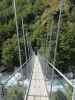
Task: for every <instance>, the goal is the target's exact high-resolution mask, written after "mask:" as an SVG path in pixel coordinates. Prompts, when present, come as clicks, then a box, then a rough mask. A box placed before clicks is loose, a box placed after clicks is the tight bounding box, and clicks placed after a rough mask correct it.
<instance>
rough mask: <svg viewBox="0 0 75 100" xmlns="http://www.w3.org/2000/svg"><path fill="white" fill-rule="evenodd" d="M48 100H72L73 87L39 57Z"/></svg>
mask: <svg viewBox="0 0 75 100" xmlns="http://www.w3.org/2000/svg"><path fill="white" fill-rule="evenodd" d="M39 58H40V62H41V65H42V71H43V74H44V78H45V79H44V80H45V84H46V87H47V91H48V96H49V100H73V89H74V87H73V85H72V83H71V82H70V80H68V79H67V78H66V77H65V76H64V75H63V74H62V73H61V72H60V71H59V70H58V69H57V68H56V67H55V66H54V65H52V64H51V63H49V62H48V61H47V59H45V58H44V57H41V56H39Z"/></svg>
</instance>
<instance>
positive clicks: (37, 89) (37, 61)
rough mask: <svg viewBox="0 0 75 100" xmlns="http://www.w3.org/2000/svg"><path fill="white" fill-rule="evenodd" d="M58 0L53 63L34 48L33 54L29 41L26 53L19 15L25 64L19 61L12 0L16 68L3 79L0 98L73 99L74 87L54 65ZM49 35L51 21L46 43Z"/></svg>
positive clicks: (58, 25)
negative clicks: (16, 58) (15, 41)
mask: <svg viewBox="0 0 75 100" xmlns="http://www.w3.org/2000/svg"><path fill="white" fill-rule="evenodd" d="M62 1H63V0H61V2H60V13H59V19H58V23H57V31H56V36H55V38H56V39H55V47H54V48H53V51H54V57H53V62H49V60H48V59H47V57H45V56H44V55H42V53H41V52H38V51H37V54H36V55H35V51H33V48H32V44H31V43H30V45H29V47H28V52H27V49H26V43H27V42H26V39H25V37H26V36H25V35H26V34H25V33H24V22H23V17H22V31H23V32H22V33H23V38H24V47H25V57H26V61H25V63H24V64H22V59H21V49H20V40H19V31H18V30H19V29H18V23H17V15H16V4H15V0H14V2H13V4H14V14H15V22H16V30H17V31H16V32H17V40H18V49H19V61H20V67H19V68H18V69H17V70H16V71H15V72H14V73H13V74H12V75H11V76H10V77H9V78H8V79H7V80H6V81H5V82H2V83H1V84H0V100H75V96H74V95H75V92H74V91H75V89H74V88H75V87H74V85H73V83H72V82H71V81H70V80H69V79H68V78H67V77H66V76H65V75H63V74H62V73H61V72H60V71H59V70H58V69H57V68H56V67H55V64H56V54H57V45H58V38H59V32H60V23H61V18H62V14H61V12H62V6H63V3H62ZM52 35H53V22H52V27H51V32H50V44H51V41H52ZM47 38H48V37H47ZM47 43H48V42H47ZM44 49H45V48H44ZM50 51H51V46H50V45H49V51H48V53H47V55H48V56H49V57H50V55H51V54H50ZM27 53H28V55H27Z"/></svg>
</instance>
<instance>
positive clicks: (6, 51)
mask: <svg viewBox="0 0 75 100" xmlns="http://www.w3.org/2000/svg"><path fill="white" fill-rule="evenodd" d="M73 5H74V3H72V2H71V1H70V0H65V1H64V5H63V15H62V24H61V33H60V37H59V43H58V53H57V66H59V67H60V68H63V69H64V70H66V68H68V69H69V68H70V67H69V66H75V61H74V59H75V46H74V44H75V29H74V27H75V7H74V6H73ZM71 8H72V9H71ZM16 9H17V18H18V25H19V30H20V31H21V32H22V29H21V17H23V18H24V27H25V32H26V31H28V33H31V34H30V36H28V39H29V40H30V41H34V40H35V39H39V40H38V41H40V42H41V41H42V42H43V40H44V42H43V43H45V41H46V40H47V37H46V36H47V35H48V42H47V47H46V48H43V46H42V44H41V43H40V45H41V48H40V50H39V51H41V52H42V50H43V54H47V55H49V46H50V41H49V40H50V29H51V24H52V16H53V15H52V14H54V13H57V11H59V0H51V2H50V1H49V0H35V2H34V0H16ZM70 9H71V10H70ZM55 18H56V17H55ZM56 19H57V18H56ZM14 34H16V27H15V20H14V9H13V2H12V0H1V1H0V63H2V64H3V65H7V66H10V65H14V63H17V64H18V47H17V41H16V37H15V36H14ZM44 34H46V36H44ZM22 40H23V39H22ZM21 45H22V49H23V50H22V56H23V55H24V48H23V41H22V43H21ZM43 45H44V44H43ZM37 46H38V45H37ZM44 46H45V45H44ZM47 52H48V53H47ZM15 54H16V55H15ZM14 57H15V58H16V59H15V61H14V60H13V59H14ZM22 59H23V60H24V58H22ZM65 66H66V67H65Z"/></svg>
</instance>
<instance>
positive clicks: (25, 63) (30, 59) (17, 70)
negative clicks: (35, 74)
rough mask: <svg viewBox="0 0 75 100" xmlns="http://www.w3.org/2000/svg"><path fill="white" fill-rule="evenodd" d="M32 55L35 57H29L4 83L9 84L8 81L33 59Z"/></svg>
mask: <svg viewBox="0 0 75 100" xmlns="http://www.w3.org/2000/svg"><path fill="white" fill-rule="evenodd" d="M32 57H33V56H30V57H29V59H27V60H26V61H25V63H24V64H23V65H22V66H20V67H19V68H18V69H17V70H16V71H15V72H14V73H13V74H12V75H11V76H10V77H9V78H8V79H7V80H6V82H4V84H7V83H8V81H9V80H10V79H11V78H12V77H13V76H14V75H15V74H16V73H17V72H18V71H19V70H21V69H22V67H23V66H24V65H25V64H27V63H28V62H29V61H30V60H31V59H32Z"/></svg>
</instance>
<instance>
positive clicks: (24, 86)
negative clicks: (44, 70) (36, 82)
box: [0, 56, 34, 100]
mask: <svg viewBox="0 0 75 100" xmlns="http://www.w3.org/2000/svg"><path fill="white" fill-rule="evenodd" d="M33 59H34V57H33V56H31V57H30V58H29V59H28V60H27V61H26V62H25V63H24V64H23V65H22V66H21V67H20V68H19V69H18V70H16V71H15V72H14V73H13V74H12V75H11V76H10V77H9V78H8V79H7V80H6V81H5V82H4V83H2V84H0V100H24V98H25V95H26V93H27V91H28V88H29V84H30V80H31V76H32V69H33Z"/></svg>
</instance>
